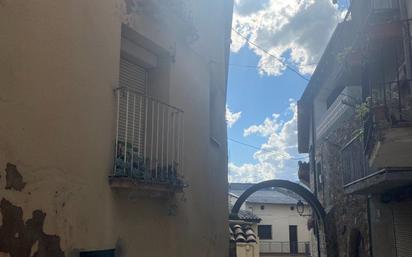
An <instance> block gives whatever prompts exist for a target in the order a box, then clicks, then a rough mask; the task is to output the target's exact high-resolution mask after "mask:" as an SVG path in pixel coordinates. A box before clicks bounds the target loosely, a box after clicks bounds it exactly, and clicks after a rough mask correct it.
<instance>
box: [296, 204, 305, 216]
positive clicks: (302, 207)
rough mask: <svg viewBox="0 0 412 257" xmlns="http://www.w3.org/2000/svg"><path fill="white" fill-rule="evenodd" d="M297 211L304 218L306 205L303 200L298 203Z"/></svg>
mask: <svg viewBox="0 0 412 257" xmlns="http://www.w3.org/2000/svg"><path fill="white" fill-rule="evenodd" d="M296 211H297V212H298V214H299V215H300V216H303V213H304V212H305V205H304V204H303V202H302V201H301V200H299V201H298V202H297V203H296Z"/></svg>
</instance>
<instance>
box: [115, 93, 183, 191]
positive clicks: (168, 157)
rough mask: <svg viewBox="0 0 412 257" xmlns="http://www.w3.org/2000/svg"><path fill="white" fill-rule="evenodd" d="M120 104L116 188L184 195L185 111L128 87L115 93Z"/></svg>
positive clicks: (117, 132) (117, 129) (116, 146)
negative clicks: (182, 192) (180, 193)
mask: <svg viewBox="0 0 412 257" xmlns="http://www.w3.org/2000/svg"><path fill="white" fill-rule="evenodd" d="M115 94H116V104H117V120H116V143H115V149H116V151H115V154H114V170H113V174H112V175H111V176H110V177H109V183H110V185H111V187H112V188H126V189H135V190H141V191H144V192H148V193H150V194H151V195H159V196H165V195H166V196H167V195H170V194H173V193H176V192H181V191H182V190H183V187H184V182H183V161H182V160H183V156H182V154H183V152H182V150H183V133H182V131H183V111H182V110H180V109H178V108H176V107H173V106H171V105H169V104H166V103H164V102H162V101H159V100H157V99H154V98H153V97H151V96H147V95H142V94H140V93H139V92H136V91H132V90H131V89H128V88H118V89H116V90H115Z"/></svg>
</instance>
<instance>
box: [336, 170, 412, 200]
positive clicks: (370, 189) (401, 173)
mask: <svg viewBox="0 0 412 257" xmlns="http://www.w3.org/2000/svg"><path fill="white" fill-rule="evenodd" d="M411 184H412V167H402V168H400V167H396V168H394V167H388V168H384V169H381V170H379V171H377V172H374V173H372V174H370V175H368V176H366V177H364V178H361V179H358V180H356V181H354V182H351V183H349V184H346V185H345V186H344V189H345V193H347V194H370V193H382V192H385V191H386V190H390V189H393V188H398V187H403V186H407V185H411Z"/></svg>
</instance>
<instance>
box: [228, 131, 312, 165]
mask: <svg viewBox="0 0 412 257" xmlns="http://www.w3.org/2000/svg"><path fill="white" fill-rule="evenodd" d="M227 139H228V140H229V141H232V142H235V143H237V144H240V145H243V146H247V147H250V148H253V149H256V150H259V151H263V152H267V153H274V152H273V151H270V150H266V149H262V148H260V147H257V146H255V145H251V144H248V143H244V142H241V141H239V140H236V139H233V138H230V137H228V138H227ZM306 158H308V156H305V157H291V158H289V160H296V161H297V160H303V159H306Z"/></svg>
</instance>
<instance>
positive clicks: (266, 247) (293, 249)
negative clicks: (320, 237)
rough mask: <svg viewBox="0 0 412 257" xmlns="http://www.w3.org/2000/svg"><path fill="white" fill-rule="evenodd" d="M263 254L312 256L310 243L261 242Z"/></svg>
mask: <svg viewBox="0 0 412 257" xmlns="http://www.w3.org/2000/svg"><path fill="white" fill-rule="evenodd" d="M259 247H260V252H261V253H291V254H307V255H308V254H310V243H309V242H289V241H272V240H260V242H259Z"/></svg>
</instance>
